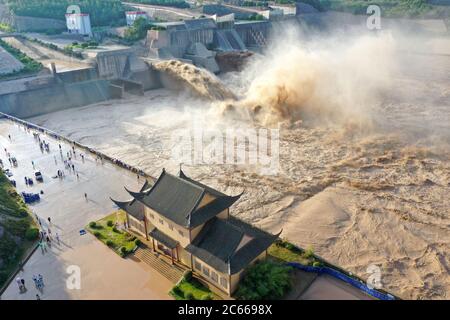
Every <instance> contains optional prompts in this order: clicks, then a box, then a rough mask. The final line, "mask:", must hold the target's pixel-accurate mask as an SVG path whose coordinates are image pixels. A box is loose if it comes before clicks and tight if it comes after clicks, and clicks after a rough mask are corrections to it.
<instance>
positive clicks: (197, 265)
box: [194, 259, 202, 271]
mask: <svg viewBox="0 0 450 320" xmlns="http://www.w3.org/2000/svg"><path fill="white" fill-rule="evenodd" d="M194 269H195V270H197V271H202V264H201V263H200V262H199V261H198V260H197V259H195V260H194Z"/></svg>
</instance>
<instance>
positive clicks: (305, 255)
mask: <svg viewBox="0 0 450 320" xmlns="http://www.w3.org/2000/svg"><path fill="white" fill-rule="evenodd" d="M268 253H269V255H270V256H271V257H272V258H275V260H278V261H282V262H298V263H301V264H303V265H305V266H308V265H309V266H320V265H321V262H320V261H318V260H317V259H316V258H315V257H314V252H313V250H312V249H307V250H302V249H300V248H298V247H296V246H295V245H293V244H292V243H289V242H287V241H283V240H280V241H276V242H275V243H273V244H272V245H271V246H270V247H269V249H268Z"/></svg>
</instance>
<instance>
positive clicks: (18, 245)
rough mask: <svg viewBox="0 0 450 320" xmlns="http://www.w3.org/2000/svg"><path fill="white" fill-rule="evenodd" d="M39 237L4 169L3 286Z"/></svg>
mask: <svg viewBox="0 0 450 320" xmlns="http://www.w3.org/2000/svg"><path fill="white" fill-rule="evenodd" d="M37 237H38V229H37V228H36V226H35V223H34V221H33V219H32V217H31V215H30V212H29V210H28V208H27V206H26V205H25V203H24V202H23V200H22V198H21V196H20V195H19V194H17V192H16V190H15V188H14V187H13V186H12V185H11V184H10V182H9V181H8V179H7V177H6V176H5V175H4V174H3V172H2V171H1V170H0V288H1V287H2V286H3V285H4V284H5V282H6V281H7V279H8V278H9V277H10V276H11V274H12V273H13V272H14V270H15V269H16V268H17V266H18V265H19V264H20V262H21V260H22V258H23V255H24V253H25V252H26V251H27V250H28V249H29V248H30V247H31V246H32V245H33V243H34V241H35V240H36V239H37Z"/></svg>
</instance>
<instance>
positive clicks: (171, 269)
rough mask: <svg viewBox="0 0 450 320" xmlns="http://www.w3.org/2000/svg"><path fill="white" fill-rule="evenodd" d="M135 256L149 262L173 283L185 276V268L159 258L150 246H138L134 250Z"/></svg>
mask: <svg viewBox="0 0 450 320" xmlns="http://www.w3.org/2000/svg"><path fill="white" fill-rule="evenodd" d="M134 256H135V257H136V258H138V259H139V260H141V261H142V262H144V263H146V264H148V265H149V266H150V267H152V268H153V269H155V270H156V271H158V272H159V273H160V274H162V275H163V276H164V277H166V278H167V279H169V280H170V281H172V282H173V283H177V282H178V281H179V280H180V279H181V277H182V276H183V273H184V269H182V268H181V267H179V266H177V265H171V264H170V263H168V262H166V261H164V260H163V259H161V258H158V257H157V256H156V254H155V253H154V252H153V251H152V250H151V249H150V248H138V249H137V250H136V251H135V252H134Z"/></svg>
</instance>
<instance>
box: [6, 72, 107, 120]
mask: <svg viewBox="0 0 450 320" xmlns="http://www.w3.org/2000/svg"><path fill="white" fill-rule="evenodd" d="M110 98H111V89H110V83H109V81H106V80H92V81H85V82H76V83H70V84H67V83H66V84H55V85H51V86H48V87H44V88H38V89H33V90H27V91H22V92H17V93H11V94H5V95H2V96H0V111H1V112H4V113H7V114H10V115H13V116H15V117H18V118H28V117H33V116H37V115H41V114H45V113H50V112H55V111H59V110H64V109H69V108H75V107H81V106H86V105H89V104H93V103H97V102H101V101H105V100H108V99H110Z"/></svg>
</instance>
